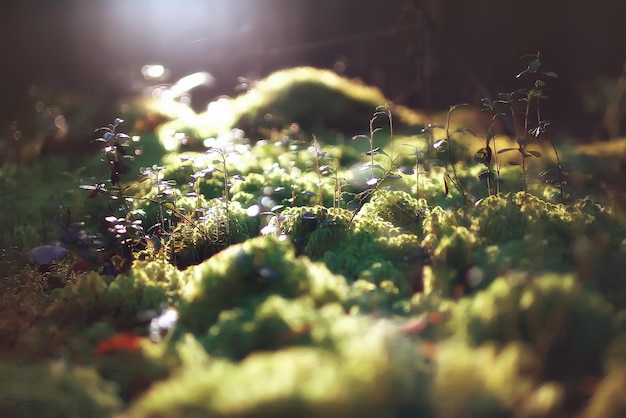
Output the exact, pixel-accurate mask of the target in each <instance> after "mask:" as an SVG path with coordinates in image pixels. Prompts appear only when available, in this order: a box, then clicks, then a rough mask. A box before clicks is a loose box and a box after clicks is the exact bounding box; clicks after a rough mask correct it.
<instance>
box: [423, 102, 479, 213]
mask: <svg viewBox="0 0 626 418" xmlns="http://www.w3.org/2000/svg"><path fill="white" fill-rule="evenodd" d="M466 106H468V105H467V104H465V103H461V104H458V105H454V106H450V109H449V110H448V115H447V117H446V124H445V126H441V125H430V124H429V125H428V126H427V127H426V128H424V130H423V132H424V133H426V134H427V137H429V136H430V137H432V136H433V131H434V129H435V128H439V129H444V132H445V135H444V137H443V138H441V139H438V140H436V141H435V142H434V143H433V144H432V146H433V148H434V149H436V150H437V151H438V152H442V153H444V160H445V169H446V173H445V174H444V178H443V185H444V191H445V194H446V195H448V193H450V186H449V184H448V183H451V184H452V186H454V188H455V189H456V190H457V191H458V192H459V194H460V195H461V197H462V198H463V206H464V207H467V205H468V196H467V193H466V192H465V189H464V188H463V185H462V184H461V181H460V180H459V176H458V174H457V171H456V164H455V161H454V153H453V151H452V146H453V142H454V141H453V138H452V136H453V135H454V134H460V133H469V134H472V135H474V136H476V134H475V133H474V132H473V131H472V130H471V129H469V128H458V129H455V130H454V131H453V132H450V129H451V124H450V122H451V120H452V114H453V113H454V112H455V111H456V110H458V109H460V108H463V107H466ZM450 172H451V173H452V174H450Z"/></svg>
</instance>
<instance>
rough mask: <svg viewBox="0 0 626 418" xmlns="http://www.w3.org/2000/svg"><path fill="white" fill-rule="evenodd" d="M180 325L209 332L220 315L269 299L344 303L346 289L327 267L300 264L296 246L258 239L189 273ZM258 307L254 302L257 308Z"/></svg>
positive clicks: (231, 250) (270, 237)
mask: <svg viewBox="0 0 626 418" xmlns="http://www.w3.org/2000/svg"><path fill="white" fill-rule="evenodd" d="M188 281H189V282H188V283H187V284H186V286H185V288H184V293H183V295H184V298H183V300H182V302H181V309H180V320H179V325H180V327H182V329H183V330H189V331H191V332H194V333H196V334H202V333H204V332H206V330H208V329H209V328H210V327H211V326H212V325H213V324H214V323H215V321H216V320H217V319H218V318H219V314H220V312H221V311H222V310H227V309H232V308H235V307H241V306H243V305H245V304H246V303H253V304H254V303H258V302H260V301H262V300H264V299H265V298H266V297H268V296H269V295H270V294H276V295H280V296H282V297H285V298H289V299H293V298H297V297H299V296H304V295H308V296H310V297H311V298H312V299H313V300H314V302H315V305H316V306H321V305H323V304H326V303H330V302H337V301H340V300H342V298H343V295H344V294H345V292H346V291H347V286H346V283H345V281H344V279H343V278H342V277H339V276H335V275H333V274H332V273H330V272H329V271H328V270H327V269H326V268H325V267H324V266H323V265H319V264H315V263H311V262H310V261H309V260H308V259H306V258H296V257H295V254H294V249H293V247H292V245H291V244H290V243H289V242H287V241H284V240H282V241H281V240H279V239H278V238H277V237H273V236H266V237H257V238H252V239H249V240H247V241H245V242H244V243H242V244H238V245H231V246H230V247H228V248H227V249H226V250H224V251H222V252H220V253H219V254H216V255H215V256H214V257H212V258H211V259H209V260H207V261H205V262H204V263H202V264H200V265H198V266H195V267H192V268H191V269H189V271H188ZM255 301H256V302H255Z"/></svg>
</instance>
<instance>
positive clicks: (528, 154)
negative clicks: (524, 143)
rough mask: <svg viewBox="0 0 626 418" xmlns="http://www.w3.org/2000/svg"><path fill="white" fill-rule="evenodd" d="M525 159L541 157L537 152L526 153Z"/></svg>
mask: <svg viewBox="0 0 626 418" xmlns="http://www.w3.org/2000/svg"><path fill="white" fill-rule="evenodd" d="M526 157H537V158H540V157H541V153H540V152H539V151H526Z"/></svg>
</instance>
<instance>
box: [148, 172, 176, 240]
mask: <svg viewBox="0 0 626 418" xmlns="http://www.w3.org/2000/svg"><path fill="white" fill-rule="evenodd" d="M164 169H165V167H162V166H158V165H156V164H154V165H152V167H142V168H141V169H140V170H139V172H140V174H141V175H143V176H145V177H147V178H148V179H149V181H151V182H152V183H153V184H152V187H154V188H156V203H157V205H158V214H157V218H158V219H157V223H156V224H155V225H152V226H151V227H150V228H149V229H148V232H150V231H151V230H156V231H157V235H158V236H161V235H162V234H164V233H167V232H169V231H170V230H171V226H172V225H171V222H170V221H169V219H168V218H167V217H166V216H165V214H166V213H171V210H167V209H166V207H167V206H170V205H171V206H174V204H173V203H172V202H170V201H169V200H167V199H166V197H167V196H172V195H173V194H174V189H173V187H174V186H176V181H175V180H165V179H164V178H163V173H162V171H163V170H164Z"/></svg>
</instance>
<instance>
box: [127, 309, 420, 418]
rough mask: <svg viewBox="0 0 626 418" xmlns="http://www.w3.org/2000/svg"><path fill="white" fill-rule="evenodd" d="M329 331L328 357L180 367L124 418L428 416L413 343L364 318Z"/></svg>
mask: <svg viewBox="0 0 626 418" xmlns="http://www.w3.org/2000/svg"><path fill="white" fill-rule="evenodd" d="M296 316H297V315H296ZM330 328H331V330H330V331H329V336H331V338H334V339H336V341H337V346H336V348H335V349H334V350H327V349H321V348H314V347H292V348H287V349H283V350H280V351H277V352H272V353H257V354H253V355H251V356H249V357H247V358H246V359H245V360H243V361H242V362H240V363H238V364H230V363H223V362H220V361H215V362H213V363H209V365H208V366H205V367H204V368H196V369H189V368H187V369H185V370H184V372H183V373H182V374H180V375H179V376H177V377H175V378H172V379H169V380H168V381H165V382H163V383H158V384H156V385H155V386H154V387H153V388H152V389H151V390H150V392H148V394H147V395H146V396H145V397H144V398H142V399H140V400H139V401H138V402H137V403H136V404H135V405H133V407H132V408H131V410H130V412H129V414H128V416H129V417H161V416H163V417H165V416H171V414H173V413H183V412H184V413H186V414H191V413H193V414H194V415H195V416H214V415H217V416H222V417H260V416H285V417H287V416H302V417H314V416H315V417H317V416H327V417H353V416H354V417H357V416H359V417H362V416H368V417H369V416H371V417H393V416H397V415H398V414H401V413H410V414H414V415H416V416H430V406H429V401H428V390H429V389H428V383H427V380H428V377H427V368H426V367H425V364H424V361H423V359H422V358H421V357H420V356H419V354H418V352H417V351H416V346H415V344H414V343H413V342H411V341H410V340H409V339H408V338H406V337H403V336H402V335H400V334H398V333H397V331H396V330H395V328H394V327H393V326H391V325H390V324H389V323H388V322H385V321H376V320H372V319H371V318H365V317H350V316H342V317H338V318H336V319H335V321H333V322H332V324H331V325H330Z"/></svg>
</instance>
